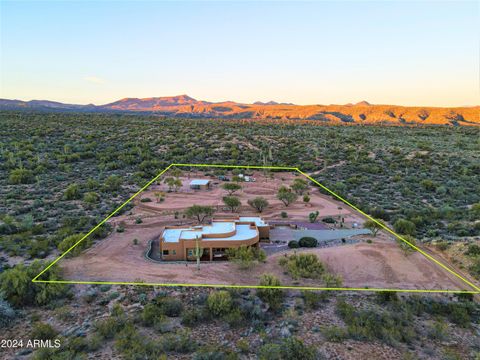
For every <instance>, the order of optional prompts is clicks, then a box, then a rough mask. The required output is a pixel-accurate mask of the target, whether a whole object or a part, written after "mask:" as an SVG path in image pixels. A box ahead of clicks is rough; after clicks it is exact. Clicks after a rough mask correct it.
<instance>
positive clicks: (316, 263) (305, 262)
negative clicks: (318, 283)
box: [279, 254, 325, 279]
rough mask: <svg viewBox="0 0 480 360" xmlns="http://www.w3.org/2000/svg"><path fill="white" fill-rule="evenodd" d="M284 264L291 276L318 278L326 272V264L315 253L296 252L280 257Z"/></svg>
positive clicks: (281, 263) (282, 264)
mask: <svg viewBox="0 0 480 360" xmlns="http://www.w3.org/2000/svg"><path fill="white" fill-rule="evenodd" d="M279 264H280V266H282V267H283V268H284V269H285V270H286V271H287V272H288V273H289V274H290V276H291V277H293V278H294V279H298V278H301V277H302V278H310V279H318V278H320V277H321V276H322V275H323V274H324V272H325V266H324V265H323V263H322V262H320V260H319V259H318V257H317V255H315V254H296V255H290V256H287V257H283V258H280V260H279Z"/></svg>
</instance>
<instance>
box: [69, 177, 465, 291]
mask: <svg viewBox="0 0 480 360" xmlns="http://www.w3.org/2000/svg"><path fill="white" fill-rule="evenodd" d="M254 176H255V177H256V179H257V181H256V182H255V183H243V184H242V185H243V186H244V188H243V189H242V191H240V192H238V194H235V195H237V196H239V197H240V199H241V201H242V204H244V205H245V206H244V207H242V209H241V210H240V215H247V214H248V215H251V214H253V211H252V209H251V208H250V207H248V205H246V204H247V200H248V199H249V198H253V197H255V196H263V197H265V198H267V199H268V201H269V202H270V204H271V205H270V207H269V208H268V210H267V211H265V212H264V213H262V217H264V218H265V219H267V220H268V219H280V212H281V211H287V212H288V215H289V219H298V220H302V221H306V219H307V217H308V213H310V212H312V211H315V210H318V211H319V212H320V217H324V216H338V215H339V213H341V215H342V216H344V217H345V219H346V222H347V225H348V224H351V223H352V222H357V223H359V224H361V223H363V221H364V219H363V217H362V216H361V215H360V214H357V213H355V212H353V211H351V210H350V209H348V208H347V207H346V205H344V204H342V203H340V202H337V201H334V200H332V198H331V197H328V196H325V195H322V194H320V193H319V191H318V189H317V188H312V189H310V191H309V193H310V197H311V201H310V204H308V205H305V204H304V203H303V201H302V199H301V198H299V199H298V200H297V201H296V202H295V203H294V204H291V205H290V206H289V207H288V208H286V207H285V206H284V205H283V204H282V203H281V202H280V201H278V200H277V199H276V198H275V194H276V190H277V189H278V187H279V186H280V185H282V184H286V185H288V184H291V183H292V181H293V179H294V178H295V176H294V175H293V174H291V173H285V174H284V173H281V174H276V178H275V179H273V180H272V179H266V178H265V177H264V176H263V174H262V173H255V175H254ZM191 178H202V176H199V174H197V176H191V177H190V179H191ZM190 179H189V178H188V177H185V178H183V183H184V184H185V186H184V187H183V188H182V189H180V190H179V192H177V193H175V192H172V193H167V194H166V199H165V201H164V202H161V203H157V202H156V201H155V196H154V194H153V192H154V191H159V190H161V189H163V190H165V185H164V184H161V185H155V187H154V188H153V189H149V190H148V191H146V192H144V193H142V194H141V196H142V198H144V197H150V198H151V199H152V202H148V203H142V202H140V201H137V202H136V204H137V206H136V207H135V208H134V209H133V210H132V211H131V213H129V214H127V215H124V216H122V217H119V218H115V220H114V221H113V223H114V224H115V223H118V222H120V221H123V222H125V223H126V226H125V231H124V232H122V233H119V232H116V231H114V232H113V233H112V234H111V235H110V236H109V237H107V238H106V239H104V240H102V241H100V242H99V243H97V244H95V245H94V246H93V247H91V248H90V249H88V250H86V251H85V252H84V253H82V254H81V255H79V256H77V257H75V258H66V259H62V260H61V261H60V265H61V267H62V269H63V271H64V276H65V277H66V278H67V279H72V280H83V281H120V282H133V281H135V282H137V281H143V282H148V283H183V284H229V285H230V284H237V285H256V284H258V283H259V280H260V277H261V275H262V274H264V273H271V274H274V275H276V276H277V277H279V278H280V280H281V282H282V284H284V285H293V286H323V284H322V283H321V282H320V280H309V279H301V280H298V281H295V280H292V279H291V278H290V276H289V275H288V274H285V273H284V271H283V269H282V268H281V267H280V266H279V265H278V259H279V258H280V257H282V256H285V252H279V253H275V254H273V255H271V256H268V258H267V262H266V263H262V264H258V265H256V266H255V267H254V268H252V269H250V270H240V269H239V267H238V265H236V264H234V263H231V262H213V263H202V264H201V269H200V271H198V270H197V269H196V266H195V264H194V263H188V264H186V263H156V262H153V261H150V260H148V259H146V258H145V256H144V255H145V252H146V250H147V245H148V242H149V240H152V239H155V238H158V237H159V236H160V234H161V232H162V231H163V227H164V226H165V225H169V224H176V223H179V222H180V221H183V222H185V221H188V220H185V219H183V220H182V219H181V218H180V220H178V219H175V218H174V212H175V211H179V210H184V209H185V208H187V207H189V206H191V205H192V204H202V205H207V204H208V205H212V206H218V209H219V211H218V213H217V214H216V216H217V217H218V216H221V214H222V213H224V211H223V210H222V209H221V208H222V205H221V198H222V196H225V191H224V190H222V189H221V188H220V185H219V184H218V185H214V187H213V189H211V190H208V191H206V190H204V191H193V190H190V189H189V188H188V183H189V180H190ZM138 200H139V199H138ZM339 207H341V210H340V209H339ZM138 217H140V218H142V220H143V222H142V223H141V224H135V219H137V218H138ZM367 238H370V239H371V240H372V241H373V242H372V243H367V242H366V240H367ZM134 239H137V244H134ZM358 239H359V240H360V242H359V243H356V244H350V245H341V246H334V247H327V248H315V249H308V250H303V249H299V250H297V252H298V253H300V252H313V253H315V254H317V255H318V257H319V258H320V259H321V260H322V261H323V262H324V263H325V264H326V266H327V268H328V269H329V271H331V272H332V273H335V274H338V275H340V276H341V277H342V278H343V286H345V287H361V288H364V287H375V288H401V289H467V288H468V287H467V285H466V284H464V283H463V282H462V281H461V280H459V279H457V278H456V277H455V276H453V275H451V274H449V273H448V272H447V271H445V270H444V269H442V268H440V267H439V266H438V265H437V264H434V263H433V262H432V261H430V260H428V259H427V258H425V257H424V256H423V255H422V254H420V253H412V254H410V255H408V256H405V254H404V253H403V252H402V250H401V249H400V248H399V246H398V245H397V244H396V242H395V240H394V239H392V238H391V237H389V236H387V235H386V234H381V233H380V235H378V236H377V237H375V238H373V237H369V236H361V237H358ZM287 253H293V250H287Z"/></svg>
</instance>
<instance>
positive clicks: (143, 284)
mask: <svg viewBox="0 0 480 360" xmlns="http://www.w3.org/2000/svg"><path fill="white" fill-rule="evenodd" d="M172 166H178V167H212V168H230V169H234V168H241V169H266V170H289V171H297V172H298V173H300V174H301V175H303V176H305V177H306V178H307V179H309V180H310V181H312V182H313V183H315V184H316V185H318V186H319V187H321V188H322V189H324V190H325V191H327V192H328V193H330V194H331V195H333V196H334V197H336V198H337V199H339V200H340V201H342V202H343V203H345V204H347V205H348V206H350V207H351V208H352V209H354V210H356V211H358V212H359V213H360V214H362V215H363V216H365V217H367V218H368V219H370V220H372V221H374V222H375V223H376V224H378V225H379V226H380V227H381V228H382V229H383V230H386V231H387V232H389V233H390V234H392V235H394V236H395V237H396V238H398V239H400V240H402V241H403V242H405V243H406V244H408V245H409V246H411V247H412V248H413V249H415V250H416V251H418V252H419V253H421V254H422V255H423V256H425V257H426V258H427V259H429V260H430V261H433V262H434V263H436V264H437V265H439V266H440V267H442V268H443V269H444V270H447V271H448V272H449V273H451V274H452V275H454V276H456V277H457V278H459V279H461V280H462V281H463V282H465V283H466V284H468V285H469V286H470V287H472V288H473V289H475V291H471V290H448V289H433V290H427V289H425V290H420V289H391V288H387V289H381V288H347V287H338V288H328V287H311V286H261V285H228V284H184V283H178V284H171V283H145V282H123V281H73V280H38V278H39V277H40V276H41V275H42V274H44V273H45V272H46V271H47V270H48V269H50V268H51V267H52V266H53V265H55V264H56V263H57V262H58V261H59V260H60V259H62V258H63V257H64V256H65V255H67V254H68V253H69V252H70V251H71V250H72V249H73V248H75V247H76V246H77V245H78V244H80V243H81V242H82V241H83V240H85V239H86V238H87V237H88V236H90V235H91V234H92V233H93V232H94V231H95V230H97V229H98V228H99V227H100V226H102V225H103V224H104V223H105V222H107V221H108V220H109V219H110V218H111V217H112V216H114V215H115V214H116V213H117V212H118V211H120V210H121V209H122V208H123V207H124V206H125V205H126V204H128V203H129V202H130V201H132V200H133V199H134V198H135V197H136V196H138V195H139V194H140V193H142V192H143V191H144V190H145V189H146V188H147V187H149V186H150V185H151V184H152V183H153V182H155V181H156V180H157V179H158V178H159V177H160V176H162V175H163V174H164V173H165V172H166V171H167V170H169V169H170V168H171V167H172ZM32 282H34V283H52V284H84V285H101V284H105V285H140V286H170V287H209V288H237V289H246V288H248V289H289V290H322V291H370V292H380V291H389V292H409V293H455V294H478V293H480V288H479V287H477V286H476V285H474V284H473V283H471V282H470V281H468V280H467V279H465V278H464V277H462V276H461V275H459V274H457V273H456V272H455V271H453V270H451V269H449V268H448V267H447V266H445V265H444V264H442V263H441V262H440V261H438V260H437V259H435V258H434V257H432V256H431V255H429V254H427V253H426V252H424V251H423V250H421V249H419V248H418V247H417V246H415V245H413V244H411V243H410V242H409V241H407V240H405V239H404V238H403V237H402V236H400V235H399V234H397V233H396V232H394V231H393V230H391V229H390V228H388V227H387V226H385V225H384V224H383V223H381V222H380V221H378V220H376V219H374V218H373V217H371V216H370V215H368V214H366V213H365V212H363V211H362V210H360V209H359V208H357V207H356V206H355V205H353V204H351V203H350V202H348V201H347V200H345V199H344V198H342V197H341V196H340V195H338V194H336V193H335V192H333V191H332V190H330V189H329V188H327V187H326V186H324V185H322V184H321V183H319V182H318V181H316V180H315V179H313V178H312V177H310V176H309V175H307V174H306V173H304V172H303V171H301V170H300V169H299V168H296V167H287V166H257V165H222V164H170V165H169V166H167V167H166V168H165V169H164V170H162V171H161V172H160V173H159V174H158V175H157V176H155V177H154V178H153V179H152V180H150V181H149V182H148V183H147V184H145V185H144V186H143V187H142V188H141V189H140V190H138V191H137V192H136V193H135V194H133V195H132V196H131V197H130V198H129V199H128V200H127V201H125V202H124V203H123V204H122V205H120V206H119V207H118V208H117V209H115V210H114V211H113V212H112V213H111V214H110V215H108V216H107V217H106V218H105V219H103V220H102V221H101V222H100V223H98V224H97V225H96V226H95V227H93V228H92V229H91V230H90V231H89V232H88V233H87V234H86V235H84V236H83V237H82V238H81V239H80V240H78V241H77V242H76V243H75V244H73V245H72V246H71V247H70V248H69V249H68V250H66V251H65V252H63V253H62V254H61V255H60V256H59V257H57V258H56V259H55V260H54V261H52V262H51V263H50V264H49V265H48V266H47V267H46V268H45V269H43V270H42V271H41V272H40V273H39V274H38V275H37V276H35V277H34V278H33V279H32Z"/></svg>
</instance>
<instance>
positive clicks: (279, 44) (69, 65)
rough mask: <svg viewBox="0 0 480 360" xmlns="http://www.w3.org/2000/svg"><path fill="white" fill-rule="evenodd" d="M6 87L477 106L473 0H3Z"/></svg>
mask: <svg viewBox="0 0 480 360" xmlns="http://www.w3.org/2000/svg"><path fill="white" fill-rule="evenodd" d="M0 12H1V44H0V46H1V48H0V58H1V63H0V67H1V69H0V76H1V78H0V97H2V98H9V99H21V100H31V99H48V100H55V101H61V102H69V103H82V104H86V103H95V104H104V103H107V102H111V101H115V100H118V99H120V98H124V97H153V96H169V95H178V94H188V95H190V96H192V97H194V98H197V99H201V100H208V101H224V100H234V101H239V102H248V103H249V102H254V101H269V100H275V101H279V102H282V101H284V102H293V103H296V104H332V103H334V104H344V103H350V102H358V101H361V100H367V101H369V102H371V103H376V104H387V103H388V104H398V105H425V106H463V105H478V104H480V71H479V67H480V65H479V64H480V58H479V43H480V42H479V40H480V39H479V29H478V24H479V23H480V15H479V14H480V12H479V5H478V2H476V1H472V2H463V3H460V2H451V3H449V2H438V3H437V2H423V3H415V2H402V3H394V2H335V3H334V2H306V3H298V2H296V3H288V2H281V3H273V2H261V3H258V2H257V3H255V2H243V3H235V2H211V3H210V2H193V3H192V2H153V1H150V2H138V1H136V2H125V1H124V2H111V1H102V2H84V3H75V2H66V1H65V2H5V1H2V2H1V3H0Z"/></svg>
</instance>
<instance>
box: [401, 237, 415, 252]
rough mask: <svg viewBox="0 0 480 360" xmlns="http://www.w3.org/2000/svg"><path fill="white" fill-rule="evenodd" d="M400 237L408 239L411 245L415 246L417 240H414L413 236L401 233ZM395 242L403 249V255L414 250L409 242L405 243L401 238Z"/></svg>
mask: <svg viewBox="0 0 480 360" xmlns="http://www.w3.org/2000/svg"><path fill="white" fill-rule="evenodd" d="M402 238H403V239H405V240H406V241H408V242H409V243H410V244H412V245H413V246H415V245H416V244H417V242H416V241H415V238H413V237H412V236H410V235H403V236H402ZM397 243H398V245H399V246H400V248H401V249H402V250H403V253H404V254H405V256H407V255H409V254H411V253H413V252H415V251H416V250H415V249H414V248H413V247H411V246H410V245H409V244H407V243H406V242H405V241H403V240H402V239H397Z"/></svg>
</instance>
